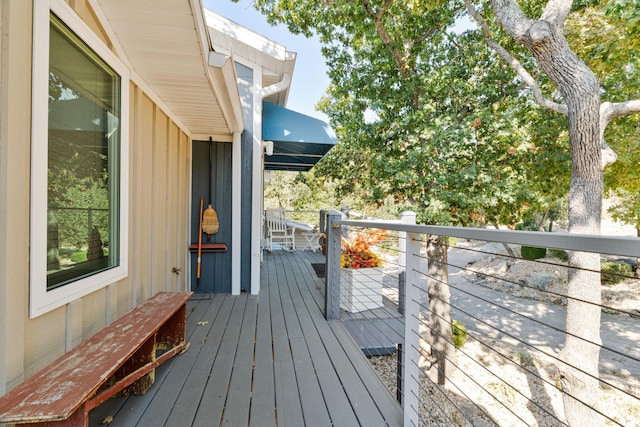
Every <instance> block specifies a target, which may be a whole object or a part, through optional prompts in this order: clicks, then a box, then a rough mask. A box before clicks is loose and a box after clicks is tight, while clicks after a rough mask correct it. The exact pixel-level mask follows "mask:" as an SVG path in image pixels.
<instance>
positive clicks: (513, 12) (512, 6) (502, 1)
mask: <svg viewBox="0 0 640 427" xmlns="http://www.w3.org/2000/svg"><path fill="white" fill-rule="evenodd" d="M491 3H492V4H493V11H494V12H495V14H496V18H498V22H500V23H501V24H502V27H503V28H504V30H505V31H506V32H507V34H509V35H510V36H511V37H513V38H514V39H515V40H516V41H518V42H522V40H523V39H524V37H525V36H526V35H527V32H528V31H529V28H530V27H531V21H530V20H529V18H527V15H525V14H524V12H523V11H522V9H520V6H518V3H516V2H515V1H513V0H492V1H491ZM550 3H553V2H550ZM465 4H466V5H467V9H469V6H470V5H471V3H470V2H468V1H467V0H465ZM474 9H475V8H474Z"/></svg>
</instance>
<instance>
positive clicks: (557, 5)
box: [540, 0, 573, 26]
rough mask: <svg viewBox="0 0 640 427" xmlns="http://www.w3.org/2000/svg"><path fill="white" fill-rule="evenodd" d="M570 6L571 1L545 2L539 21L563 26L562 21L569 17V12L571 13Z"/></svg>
mask: <svg viewBox="0 0 640 427" xmlns="http://www.w3.org/2000/svg"><path fill="white" fill-rule="evenodd" d="M572 4H573V0H554V1H550V2H547V5H546V6H545V7H544V12H542V16H541V17H540V20H542V21H549V22H552V23H554V24H558V25H559V26H563V25H564V21H565V20H566V19H567V16H569V12H571V5H572Z"/></svg>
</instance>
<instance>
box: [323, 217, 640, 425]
mask: <svg viewBox="0 0 640 427" xmlns="http://www.w3.org/2000/svg"><path fill="white" fill-rule="evenodd" d="M413 218H415V216H412V215H406V214H405V215H404V216H403V217H402V218H401V219H400V220H398V221H351V220H342V216H341V215H340V213H339V212H330V213H329V214H328V216H327V219H326V228H325V229H326V232H327V282H326V283H327V289H326V293H325V295H326V298H325V315H326V316H327V318H328V319H341V320H342V321H343V322H344V324H345V326H346V328H347V329H348V330H349V331H350V332H351V333H352V335H353V336H354V340H355V341H356V342H357V343H358V344H359V345H360V346H361V348H362V349H363V351H364V352H365V354H366V355H367V356H369V357H370V360H371V364H372V365H373V366H374V368H375V369H376V371H378V373H379V375H380V377H381V379H382V380H383V381H384V382H385V384H386V385H387V386H388V388H389V390H390V392H391V393H393V394H394V395H396V396H397V397H398V400H399V402H400V403H401V404H402V406H403V409H404V417H405V420H404V424H405V425H407V426H408V425H416V426H449V425H451V426H476V425H497V426H564V425H572V424H571V422H570V419H571V417H568V416H567V415H568V411H575V407H576V406H577V407H578V408H579V410H580V408H585V407H586V408H587V410H588V412H589V416H590V417H592V418H593V420H594V424H595V423H596V420H600V421H601V422H602V423H604V424H606V425H614V426H639V425H640V381H639V378H640V345H639V344H640V292H639V291H640V280H639V279H638V278H637V277H635V276H634V274H633V271H632V269H631V265H634V264H635V260H636V259H637V257H638V256H639V255H640V239H638V238H635V237H606V236H587V235H570V234H566V233H542V232H527V231H507V230H486V229H470V228H453V227H433V226H423V225H416V224H415V223H413V222H414V221H413ZM355 235H359V236H363V235H364V236H368V237H365V238H360V240H362V241H365V240H367V239H368V240H370V241H371V242H374V241H375V244H373V246H374V247H373V249H374V252H375V253H376V254H377V256H379V257H381V258H382V260H383V263H382V265H380V266H377V267H375V268H373V269H370V268H357V267H355V266H354V268H351V269H348V268H347V269H345V268H340V263H341V261H342V264H343V266H344V263H345V260H344V248H345V246H348V242H349V241H350V239H349V238H351V240H353V236H355ZM381 236H382V237H381ZM345 242H347V244H345ZM571 251H579V252H582V253H588V254H595V255H597V256H598V258H600V259H601V262H600V263H598V264H599V265H595V266H594V265H590V266H588V268H579V269H578V268H576V267H575V266H574V264H571V265H570V263H569V262H568V260H567V256H568V255H569V256H570V255H571ZM341 254H342V255H343V259H342V260H340V255H341ZM374 269H375V270H378V271H379V272H375V273H374V272H373V271H372V270H374ZM348 270H352V271H348ZM358 270H363V271H362V274H361V277H360V278H359V279H355V278H354V277H355V275H354V274H353V273H355V272H356V271H358ZM365 270H369V271H366V272H365ZM576 274H578V275H581V274H586V275H587V276H590V275H591V276H592V275H598V277H599V280H600V281H601V283H602V284H601V285H600V288H601V292H600V295H598V296H597V297H591V296H587V297H585V296H581V295H574V293H572V292H569V291H568V283H569V277H570V276H571V275H576ZM352 276H354V277H352ZM591 278H593V276H592V277H591ZM347 279H349V280H351V282H349V280H347ZM576 306H578V307H579V308H584V307H587V308H589V307H590V308H593V309H595V310H596V311H597V313H598V317H599V319H597V318H596V319H591V320H588V319H585V321H597V322H599V323H600V333H599V334H597V335H596V336H595V337H594V336H588V335H586V334H585V333H583V330H582V329H578V330H571V328H567V312H568V308H569V311H571V310H572V309H573V308H574V307H576ZM585 328H588V325H585ZM585 330H586V329H585ZM570 340H574V342H577V343H578V348H583V349H585V351H586V352H589V351H596V352H597V354H598V355H599V356H598V366H597V368H596V369H593V368H592V367H590V366H589V365H588V364H587V363H586V361H587V359H588V357H587V356H584V357H583V358H581V356H580V355H579V354H578V355H576V354H573V355H572V356H571V357H567V355H566V354H565V353H563V349H565V347H566V346H567V342H568V341H570ZM583 360H584V362H583ZM568 375H576V376H577V377H578V378H580V379H581V381H584V382H586V383H587V384H591V385H592V388H591V390H592V392H593V393H592V394H593V395H589V394H587V395H586V397H585V395H584V394H581V392H580V390H576V389H575V388H574V387H573V386H571V383H570V382H567V376H568ZM594 385H595V388H593V386H594ZM594 390H595V391H594Z"/></svg>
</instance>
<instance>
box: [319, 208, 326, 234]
mask: <svg viewBox="0 0 640 427" xmlns="http://www.w3.org/2000/svg"><path fill="white" fill-rule="evenodd" d="M326 219H327V211H325V210H324V209H320V221H319V222H318V224H319V227H320V230H319V231H320V233H324V232H325V222H326Z"/></svg>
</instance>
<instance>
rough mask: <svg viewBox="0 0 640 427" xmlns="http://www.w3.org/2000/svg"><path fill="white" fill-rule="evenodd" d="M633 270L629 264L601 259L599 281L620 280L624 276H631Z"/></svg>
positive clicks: (615, 281) (618, 281)
mask: <svg viewBox="0 0 640 427" xmlns="http://www.w3.org/2000/svg"><path fill="white" fill-rule="evenodd" d="M632 273H633V270H632V269H631V266H630V265H629V264H625V263H623V262H615V261H603V262H601V263H600V283H603V284H615V283H620V282H622V281H623V280H624V279H625V277H624V276H627V277H629V276H631V275H632Z"/></svg>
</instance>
